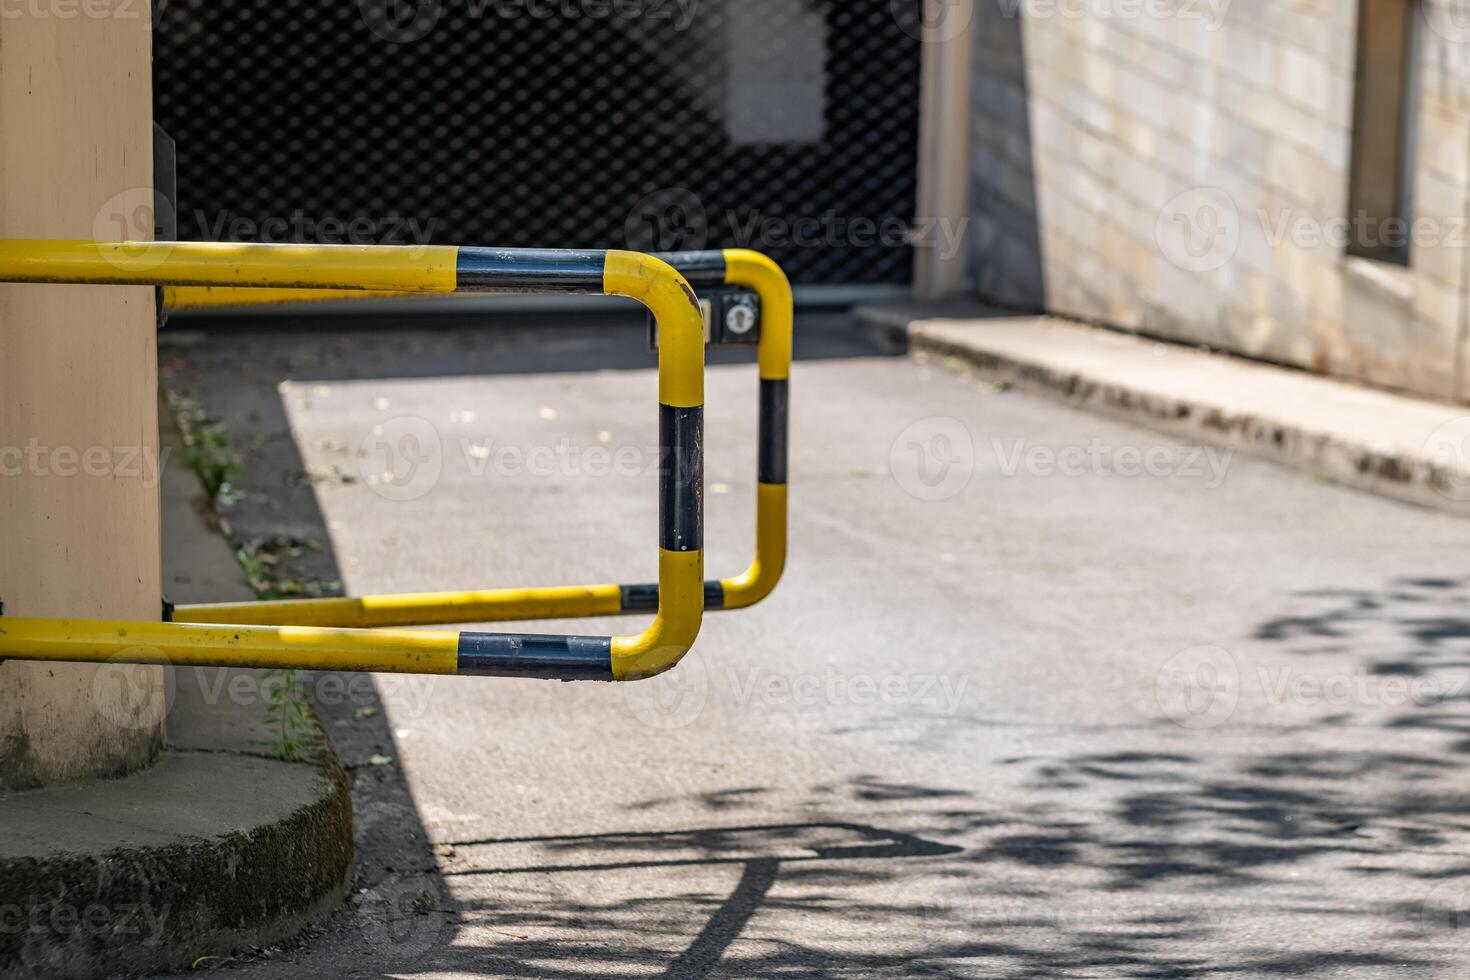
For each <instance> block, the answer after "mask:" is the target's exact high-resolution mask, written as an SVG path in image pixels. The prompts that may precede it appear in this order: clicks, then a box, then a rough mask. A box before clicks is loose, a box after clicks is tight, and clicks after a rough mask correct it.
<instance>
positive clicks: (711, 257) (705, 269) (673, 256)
mask: <svg viewBox="0 0 1470 980" xmlns="http://www.w3.org/2000/svg"><path fill="white" fill-rule="evenodd" d="M655 258H660V259H663V260H664V261H665V262H667V263H668V264H669V265H671V266H673V267H674V268H675V269H678V270H679V274H680V275H682V276H683V277H684V278H685V279H686V280H688V282H689V285H691V286H723V285H725V268H726V262H725V253H724V252H722V251H720V250H718V249H715V250H714V251H707V252H659V253H658V254H657V255H656V256H655Z"/></svg>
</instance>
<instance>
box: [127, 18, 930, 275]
mask: <svg viewBox="0 0 1470 980" xmlns="http://www.w3.org/2000/svg"><path fill="white" fill-rule="evenodd" d="M160 2H161V9H160V10H159V12H158V23H157V32H156V41H155V45H156V46H155V60H154V72H155V92H156V96H155V98H156V103H157V105H156V110H157V118H158V120H159V122H160V123H161V124H162V125H163V126H164V127H165V128H166V129H167V130H168V132H169V133H170V135H172V136H173V137H174V139H175V140H176V141H177V143H178V194H179V214H178V217H179V234H180V237H181V238H185V239H193V240H211V239H213V240H219V239H225V240H247V241H250V240H305V241H335V240H354V241H414V242H418V241H425V240H428V241H432V242H434V243H436V244H494V245H509V246H551V247H568V248H593V247H607V246H622V245H626V246H628V247H634V248H658V249H677V248H699V247H710V248H718V247H734V246H748V247H752V248H761V249H763V250H765V251H767V252H769V253H771V254H772V255H773V256H774V257H776V258H777V259H778V261H781V262H782V263H783V265H785V266H786V267H787V269H788V271H789V272H790V274H791V275H792V278H793V279H795V280H797V281H799V282H808V283H810V282H822V283H853V282H881V283H903V282H907V281H908V280H909V278H910V264H911V262H912V253H911V250H910V248H909V247H908V246H907V245H905V244H903V243H902V242H900V241H898V238H899V237H900V236H899V235H897V234H895V230H896V229H897V230H898V231H900V232H901V226H902V225H903V224H907V223H909V222H911V221H912V219H913V216H914V199H915V187H914V181H915V177H914V172H915V166H916V155H917V131H918V111H919V110H918V105H919V74H920V70H919V58H920V52H919V47H920V44H919V41H918V40H916V39H915V38H914V37H913V36H912V31H909V30H905V28H904V25H901V24H900V23H899V20H900V19H902V11H900V14H899V16H898V17H896V16H895V12H894V9H893V8H894V6H895V4H894V0H419V2H418V4H417V5H416V6H415V5H411V4H408V3H406V2H404V0H360V2H351V0H230V2H222V0H160ZM903 5H904V4H903V0H899V2H898V4H897V6H898V7H900V8H902V7H903ZM517 12H519V13H517ZM548 13H549V16H543V15H546V14H548ZM407 219H412V223H411V224H410V223H408V220H407ZM349 220H353V221H354V222H355V223H353V224H351V225H344V224H342V223H344V222H347V221H349Z"/></svg>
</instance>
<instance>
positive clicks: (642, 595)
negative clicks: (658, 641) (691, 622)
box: [621, 579, 725, 613]
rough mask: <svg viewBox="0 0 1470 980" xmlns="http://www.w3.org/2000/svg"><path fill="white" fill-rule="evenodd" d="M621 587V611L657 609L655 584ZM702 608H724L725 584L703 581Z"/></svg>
mask: <svg viewBox="0 0 1470 980" xmlns="http://www.w3.org/2000/svg"><path fill="white" fill-rule="evenodd" d="M621 588H622V592H623V603H622V611H623V612H625V613H637V612H657V611H658V586H657V585H624V586H621ZM704 608H706V609H723V608H725V586H724V585H723V584H721V582H720V580H719V579H710V580H709V581H707V582H705V583H704Z"/></svg>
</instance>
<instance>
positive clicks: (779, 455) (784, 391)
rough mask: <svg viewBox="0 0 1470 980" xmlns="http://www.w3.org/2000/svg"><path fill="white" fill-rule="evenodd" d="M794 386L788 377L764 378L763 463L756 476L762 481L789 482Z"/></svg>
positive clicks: (761, 457)
mask: <svg viewBox="0 0 1470 980" xmlns="http://www.w3.org/2000/svg"><path fill="white" fill-rule="evenodd" d="M790 386H791V383H790V382H789V381H787V380H786V379H785V378H780V379H777V380H774V381H770V380H767V379H765V378H761V418H760V463H759V465H758V466H757V468H756V470H757V476H756V478H757V479H758V480H760V482H762V483H785V482H786V457H787V429H788V428H789V423H788V421H787V418H788V411H789V408H788V404H789V394H788V393H789V390H790Z"/></svg>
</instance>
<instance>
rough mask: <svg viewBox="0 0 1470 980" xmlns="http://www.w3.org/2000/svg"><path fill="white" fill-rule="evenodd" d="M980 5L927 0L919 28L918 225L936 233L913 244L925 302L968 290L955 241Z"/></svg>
mask: <svg viewBox="0 0 1470 980" xmlns="http://www.w3.org/2000/svg"><path fill="white" fill-rule="evenodd" d="M980 2H982V0H924V7H923V8H922V9H923V19H922V22H921V24H920V26H919V28H918V33H919V35H920V40H921V42H922V44H923V88H922V100H921V105H920V112H919V181H918V184H919V187H918V209H917V214H918V218H919V227H920V230H921V231H924V230H925V229H926V228H929V229H932V230H930V231H929V233H928V234H927V235H923V236H921V238H920V240H919V241H917V242H916V243H915V246H914V296H915V297H916V298H917V299H919V300H921V301H924V302H934V301H936V300H942V299H948V298H950V297H954V296H959V295H962V294H963V293H964V292H965V291H966V289H967V283H966V278H965V271H966V265H967V261H966V259H967V256H966V249H965V247H964V243H963V242H961V244H960V247H958V248H954V247H952V245H953V243H954V241H955V240H956V237H957V236H960V235H963V233H964V232H965V230H966V228H967V227H968V223H969V200H970V195H969V190H970V85H971V78H970V68H971V65H972V64H973V63H974V44H975V5H976V4H977V3H980ZM939 223H942V228H943V229H945V231H943V232H942V231H941V230H940V224H939Z"/></svg>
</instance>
